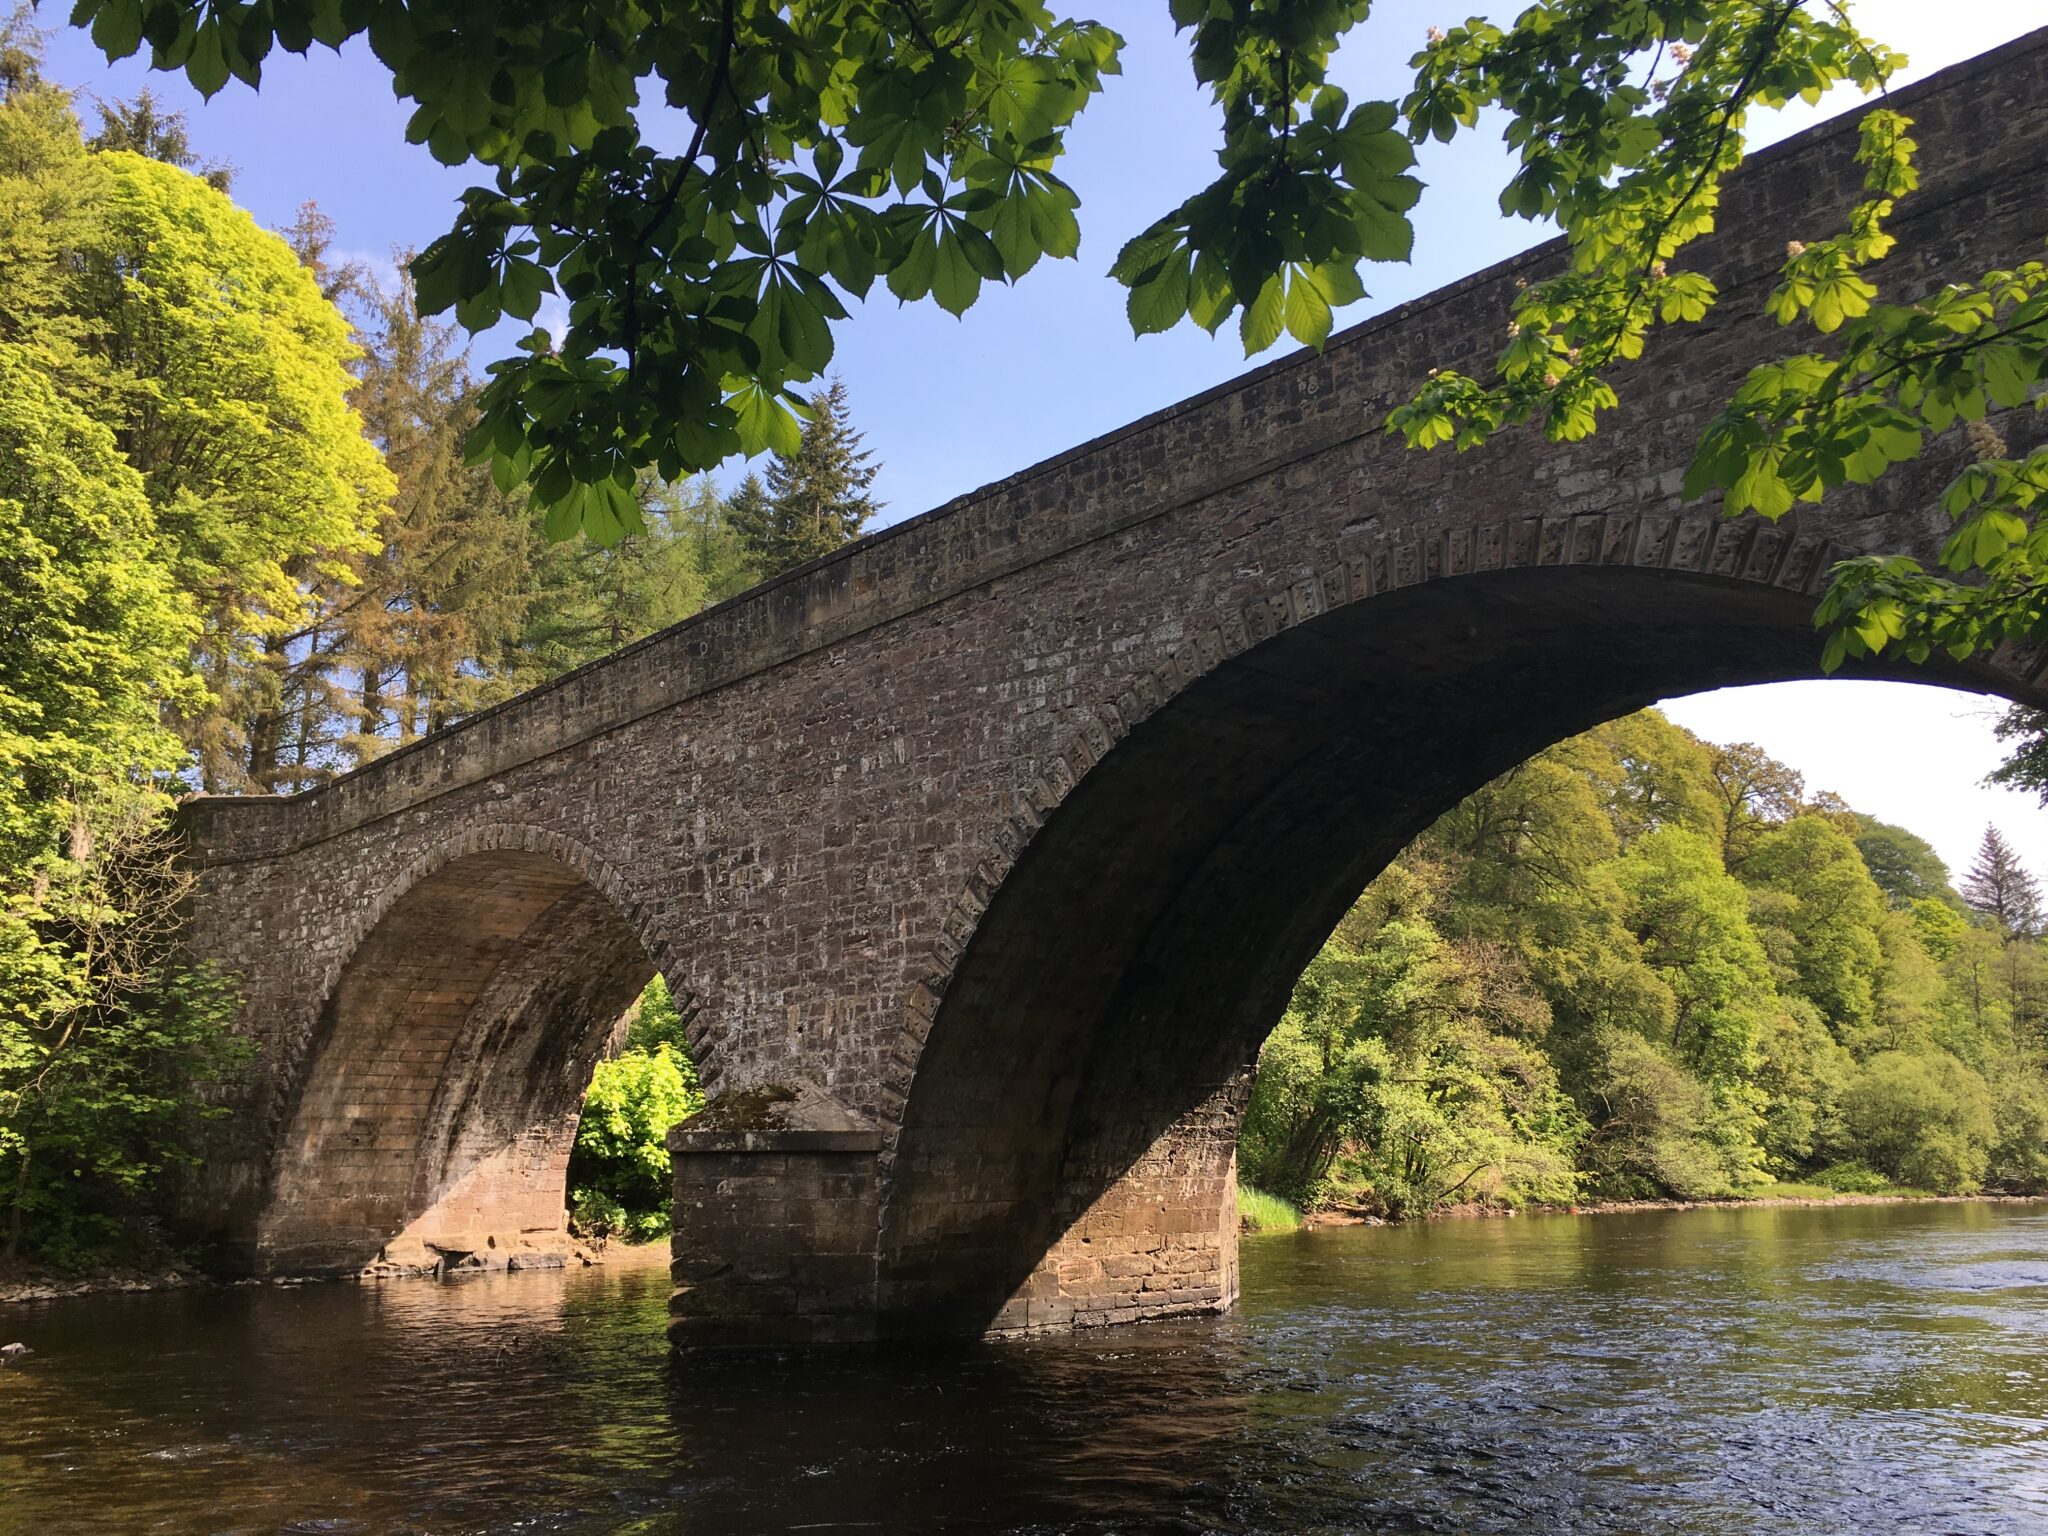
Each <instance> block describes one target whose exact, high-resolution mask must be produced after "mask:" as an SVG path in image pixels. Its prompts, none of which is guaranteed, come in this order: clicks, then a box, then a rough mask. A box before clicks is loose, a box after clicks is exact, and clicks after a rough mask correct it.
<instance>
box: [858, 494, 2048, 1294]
mask: <svg viewBox="0 0 2048 1536" xmlns="http://www.w3.org/2000/svg"><path fill="white" fill-rule="evenodd" d="M1831 558H1832V552H1831V551H1830V550H1829V548H1828V547H1827V545H1826V543H1825V541H1824V540H1823V539H1821V538H1820V537H1818V536H1809V535H1807V534H1805V533H1803V532H1802V530H1801V528H1800V527H1799V525H1798V523H1797V522H1796V521H1788V523H1787V524H1784V525H1779V526H1773V525H1769V524H1764V523H1761V522H1758V521H1756V520H1743V521H1724V520H1722V519H1719V518H1715V517H1712V516H1691V517H1685V518H1678V519H1673V518H1638V517H1635V516H1629V515H1622V516H1605V517H1601V516H1590V517H1579V518H1575V519H1564V518H1556V519H1548V520H1538V519H1528V520H1514V521H1509V522H1506V523H1503V524H1496V525H1484V526H1478V527H1473V528H1468V529H1453V530H1450V531H1448V532H1443V533H1439V534H1435V535H1432V536H1431V537H1430V538H1429V539H1428V540H1427V541H1418V540H1413V539H1411V540H1406V541H1402V540H1396V541H1391V542H1388V543H1385V544H1383V545H1381V546H1378V547H1376V548H1375V549H1373V550H1371V551H1370V552H1368V553H1366V554H1364V555H1362V556H1358V557H1355V558H1353V559H1350V560H1348V561H1345V562H1341V563H1332V564H1330V565H1328V566H1326V567H1324V568H1322V569H1320V570H1312V571H1307V572H1304V573H1303V574H1302V576H1301V578H1300V579H1298V580H1296V581H1294V582H1292V583H1291V584H1289V585H1288V586H1287V587H1286V588H1285V589H1284V590H1276V591H1274V592H1273V593H1272V594H1271V595H1270V596H1269V597H1267V598H1266V599H1264V600H1262V601H1258V602H1254V603H1253V604H1251V605H1249V606H1247V607H1245V608H1243V609H1242V610H1236V611H1232V612H1228V613H1221V614H1217V613H1198V614H1192V615H1190V616H1189V620H1188V624H1187V629H1186V640H1185V642H1184V643H1183V644H1182V645H1180V646H1178V647H1176V648H1175V649H1174V650H1173V652H1172V653H1171V654H1170V655H1169V656H1168V657H1167V659H1166V660H1165V662H1164V663H1162V665H1161V666H1160V667H1159V668H1157V669H1156V670H1155V671H1154V673H1153V674H1152V675H1151V676H1150V677H1149V678H1148V679H1146V680H1144V681H1143V682H1141V683H1140V684H1139V685H1138V686H1137V687H1135V688H1133V689H1130V690H1127V691H1126V692H1125V693H1123V694H1122V695H1121V696H1120V697H1119V698H1118V699H1116V700H1115V701H1104V703H1103V704H1101V705H1100V706H1099V707H1098V708H1096V709H1095V710H1094V711H1092V712H1089V713H1087V714H1085V715H1084V716H1083V718H1082V719H1081V720H1080V721H1079V723H1078V725H1077V728H1076V729H1075V730H1074V732H1073V733H1072V734H1071V735H1070V736H1069V737H1068V739H1067V741H1066V744H1065V746H1064V748H1063V750H1061V751H1059V752H1057V753H1055V754H1053V755H1052V756H1051V757H1050V758H1049V759H1048V760H1046V761H1045V762H1043V763H1042V764H1040V765H1039V771H1038V772H1037V773H1036V774H1035V775H1034V776H1033V777H1032V779H1031V780H1030V781H1029V783H1028V784H1027V785H1025V786H1021V787H1020V788H1019V790H1018V792H1017V795H1016V802H1015V810H1014V813H1013V815H1012V817H1011V819H1010V821H1009V822H1008V823H1007V825H1006V826H1005V827H1004V828H1003V829H1002V831H1001V833H1000V834H999V835H998V837H997V839H996V840H995V842H994V844H993V846H992V847H991V848H990V850H989V851H988V853H987V854H986V855H985V857H984V858H983V859H982V861H981V863H980V864H979V866H978V867H977V869H976V872H975V875H974V877H973V879H972V880H971V882H970V884H969V887H968V889H967V890H966V891H965V892H964V893H963V894H962V896H961V897H960V899H959V901H958V902H957V903H956V904H955V907H954V910H953V916H952V918H951V919H950V920H949V921H948V923H947V925H946V931H945V936H944V937H943V938H942V939H941V941H940V943H939V946H938V949H937V950H936V951H935V953H934V955H933V957H932V963H931V964H930V965H929V966H928V967H927V968H926V972H925V979H923V980H920V981H919V982H918V983H917V984H916V985H915V986H914V987H913V989H912V992H911V994H910V996H909V998H908V999H907V1000H906V1006H905V1019H906V1023H905V1027H904V1031H903V1036H902V1039H901V1040H900V1041H899V1044H898V1048H897V1057H896V1059H897V1063H898V1071H899V1077H898V1082H899V1083H900V1084H901V1085H902V1086H901V1087H900V1088H899V1090H898V1091H899V1092H901V1093H902V1094H903V1096H904V1101H905V1102H904V1109H903V1113H902V1117H901V1120H900V1123H899V1124H898V1125H897V1126H895V1127H892V1129H891V1133H890V1135H889V1137H888V1138H887V1144H888V1151H887V1154H886V1156H885V1163H886V1165H887V1169H888V1171H887V1173H886V1175H885V1185H884V1193H883V1202H882V1217H881V1231H880V1248H879V1252H878V1258H879V1267H878V1305H879V1311H880V1314H881V1318H882V1327H883V1328H884V1329H885V1330H888V1329H892V1328H902V1329H905V1330H910V1329H915V1330H918V1331H929V1330H930V1329H932V1328H934V1327H936V1328H938V1329H940V1330H942V1331H952V1332H960V1333H977V1332H986V1331H996V1332H1006V1331H1019V1330H1026V1329H1038V1328H1043V1327H1057V1326H1067V1325H1071V1324H1074V1323H1077V1322H1078V1323H1082V1324H1087V1323H1100V1322H1115V1321H1124V1320H1129V1319H1132V1318H1139V1317H1148V1316H1160V1315H1167V1314H1171V1313H1177V1312H1188V1311H1202V1310H1216V1309H1220V1308H1222V1307H1225V1306H1227V1305H1228V1304H1229V1303H1230V1302H1231V1301H1232V1300H1233V1299H1234V1297H1235V1294H1236V1239H1235V1232H1234V1222H1235V1213H1234V1203H1233V1200H1232V1193H1233V1190H1234V1177H1235V1173H1234V1169H1235V1163H1234V1159H1235V1144H1236V1133H1237V1126H1238V1121H1239V1118H1240V1116H1241V1113H1242V1109H1243V1105H1244V1098H1245V1094H1246V1092H1247V1090H1248V1087H1249V1080H1250V1069H1251V1066H1252V1063H1253V1061H1254V1059H1255V1057H1256V1053H1257V1049H1258V1046H1259V1044H1260V1042H1261V1041H1262V1040H1263V1039H1264V1037H1265V1035H1266V1034H1267V1033H1268V1032H1269V1031H1270V1029H1271V1027H1272V1026H1273V1024H1274V1023H1275V1022H1277V1020H1278V1018H1279V1015H1280V1013H1281V1011H1282V1009H1283V1008H1284V1006H1285V1003H1286V999H1287V996H1288V993H1289V990H1290V988H1291V987H1292V985H1293V982H1294V980H1295V978H1296V977H1297V976H1298V975H1299V974H1300V971H1301V969H1302V967H1303V966H1304V965H1305V964H1306V963H1307V961H1308V959H1309V958H1310V957H1311V956H1312V955H1313V954H1314V952H1315V949H1316V948H1317V946H1318V945H1320V944H1321V942H1322V941H1323V939H1324V938H1325V937H1326V936H1327V935H1328V933H1329V931H1330V929H1331V928H1332V927H1333V926H1334V925H1335V923H1336V921H1337V919H1338V918H1339V917H1340V916H1341V915H1342V913H1343V911H1344V910H1345V909H1346V907H1347V906H1348V905H1349V904H1350V902H1351V901H1352V900H1353V899H1355V897H1356V895H1357V893H1358V892H1359V891H1360V890H1361V889H1362V888H1363V887H1364V885H1365V884H1366V883H1367V882H1368V881H1369V880H1370V879H1371V878H1372V877H1373V876H1374V875H1375V874H1377V873H1378V872H1379V871H1380V870H1381V869H1383V868H1384V867H1385V866H1386V864H1387V863H1388V862H1389V861H1390V860H1391V859H1392V858H1393V857H1394V855H1395V854H1397V853H1398V852H1399V851H1400V850H1401V848H1402V847H1404V846H1405V845H1406V844H1407V843H1408V842H1409V841H1410V840H1411V839H1412V838H1413V837H1414V836H1415V835H1416V834H1417V833H1419V832H1420V831H1421V830H1422V829H1423V828H1425V827H1426V826H1427V825H1428V824H1429V823H1430V822H1431V821H1432V820H1434V819H1435V818H1436V817H1437V816H1438V815H1440V814H1441V813H1442V812H1443V811H1445V810H1446V809H1448V808H1449V807H1450V806H1451V805H1452V804H1454V803H1455V802H1456V801H1457V800H1458V799H1460V798H1462V797H1463V796H1464V795H1465V794H1467V793H1469V792H1471V791H1472V790H1474V789H1476V788H1478V787H1479V786H1480V785H1481V784H1483V783H1485V782H1486V781H1487V780H1488V779H1490V778H1492V777H1494V776H1496V775H1497V774H1499V773H1501V772H1503V771H1505V770H1506V769H1507V768H1509V767H1511V766H1513V765H1514V764H1515V763H1517V762H1520V761H1522V760H1523V759H1525V758H1527V757H1528V756H1530V755H1532V754H1533V753H1535V752H1537V751H1539V750H1541V749H1542V748H1544V747H1545V746H1548V745H1550V744H1551V743H1553V742H1555V741H1557V740H1560V739H1562V738H1564V737H1566V736H1569V735H1571V734H1574V733H1576V732H1578V731H1581V730H1584V729H1587V728H1589V727H1591V726H1593V725H1595V724H1598V723H1599V722H1601V721H1603V720H1607V719H1611V718H1613V717H1615V716H1617V715H1620V714H1624V713H1627V712H1628V711H1630V710H1633V709H1636V708H1639V707H1641V706H1643V705H1645V704H1648V703H1651V702H1654V701H1655V700H1657V699H1659V698H1663V697H1669V696H1673V695H1677V694H1684V693H1690V692H1696V691H1701V690H1704V689H1708V688H1716V687H1724V686H1730V685H1735V684H1743V683H1757V682H1772V681H1784V680H1789V679H1794V678H1811V677H1818V676H1820V675H1821V673H1820V667H1819V656H1820V642H1819V639H1818V637H1817V636H1816V635H1815V633H1814V630H1813V623H1812V614H1813V603H1814V597H1813V593H1814V591H1815V589H1816V588H1817V586H1818V585H1819V584H1820V583H1821V582H1822V580H1823V579H1824V576H1825V572H1826V570H1827V567H1828V565H1829V563H1830V560H1831ZM2044 670H2048V669H2044V668H2043V666H2042V663H2041V658H2040V657H2039V656H2038V655H2035V654H2032V653H2021V652H2017V651H2007V652H2004V653H2001V654H2000V655H1998V656H1997V657H1995V658H1993V659H1992V660H1991V661H1990V662H1987V663H1984V664H1981V665H1976V666H1973V667H1968V668H1965V667H1954V666H1951V667H1941V666H1934V667H1930V668H1927V669H1911V670H1910V671H1908V672H1905V673H1902V674H1892V675H1902V676H1906V677H1908V678H1909V679H1910V680H1913V681H1919V682H1929V683H1944V684H1948V685H1951V686H1957V687H1963V688H1968V689H1973V690H1977V691H1982V692H1988V693H1993V694H1997V695H2000V696H2003V697H2007V698H2020V699H2026V700H2029V701H2039V700H2041V699H2043V698H2044V697H2048V690H2044V688H2043V686H2042V684H2043V672H2044ZM1858 675H1862V676H1873V675H1883V674H1879V673H1875V672H1872V671H1865V672H1862V673H1859V674H1858ZM906 1068H908V1069H911V1070H908V1071H906V1070H904V1069H906Z"/></svg>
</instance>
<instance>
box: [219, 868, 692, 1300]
mask: <svg viewBox="0 0 2048 1536" xmlns="http://www.w3.org/2000/svg"><path fill="white" fill-rule="evenodd" d="M634 915H635V909H634V908H633V907H632V906H631V905H630V904H629V902H628V899H627V896H626V893H625V891H624V889H623V887H622V886H620V885H619V884H618V882H617V881H616V879H615V878H614V877H613V876H612V874H611V872H610V871H609V870H608V869H607V868H606V867H605V866H603V865H602V863H601V862H599V861H597V860H596V859H594V858H593V857H592V856H590V855H589V854H588V852H587V851H586V850H583V849H581V848H580V847H578V846H576V845H573V844H570V843H568V842H567V841H566V840H564V839H560V838H547V837H543V836H538V835H534V834H532V833H530V832H529V831H527V830H524V829H520V828H497V829H491V830H488V831H484V832H479V833H475V834H472V835H469V836H467V837H465V838H463V839H462V840H460V841H458V842H455V843H452V844H449V845H446V846H444V847H442V848H440V849H437V850H436V851H434V852H433V853H431V854H429V855H427V856H426V857H425V858H423V859H421V860H420V861H418V862H416V863H415V864H414V865H412V866H411V867H409V868H408V869H406V870H405V871H404V872H403V873H402V874H401V875H400V876H399V878H398V879H397V880H395V881H394V882H393V883H392V885H391V887H390V888H389V894H388V895H387V896H386V897H385V898H384V899H383V900H382V901H381V902H380V903H379V904H378V905H377V906H376V907H374V908H372V909H371V911H370V912H368V913H367V914H365V918H364V921H363V926H362V931H361V932H360V934H359V935H358V936H357V941H356V942H355V943H354V945H353V946H352V947H351V949H350V950H349V952H348V955H347V958H346V960H345V961H344V962H343V963H342V965H341V967H340V969H339V972H338V974H337V975H336V976H335V977H334V978H333V980H332V983H331V985H330V986H329V987H328V989H327V992H326V996H325V997H324V999H323V1000H322V1003H321V1009H320V1014H319V1019H318V1023H317V1025H316V1027H315V1029H314V1032H313V1036H312V1041H311V1044H310V1049H309V1055H308V1059H307V1060H306V1061H305V1063H304V1064H303V1067H302V1070H301V1071H300V1073H299V1075H298V1086H297V1089H296V1093H295V1095H294V1098H293V1101H292V1104H291V1107H290V1109H289V1111H288V1113H287V1117H286V1130H285V1134H284V1136H283V1137H282V1139H281V1140H280V1142H279V1146H278V1151H277V1154H276V1159H275V1162H274V1164H273V1167H272V1170H271V1175H270V1179H269V1188H268V1193H267V1195H266V1197H265V1199H264V1202H263V1205H262V1210H261V1215H260V1216H259V1218H258V1221H257V1228H256V1244H255V1247H256V1263H257V1267H258V1268H259V1269H262V1270H267V1271H273V1272H282V1273H294V1274H320V1273H337V1272H354V1271H357V1270H360V1269H362V1268H363V1267H364V1266H365V1265H366V1264H369V1263H371V1262H373V1261H375V1260H377V1259H378V1258H379V1257H380V1255H382V1256H385V1257H388V1259H389V1260H390V1261H391V1262H394V1263H399V1264H406V1265H423V1266H424V1265H431V1264H433V1263H435V1262H436V1261H437V1260H438V1259H441V1258H444V1257H450V1256H454V1255H473V1256H475V1257H476V1259H477V1260H478V1261H480V1262H484V1263H488V1264H492V1265H497V1264H500V1263H505V1262H520V1261H522V1260H523V1261H524V1262H535V1263H537V1262H546V1261H547V1259H548V1258H549V1257H551V1256H556V1255H559V1254H561V1253H562V1252H563V1251H564V1250H565V1249H566V1246H567V1238H566V1232H565V1230H564V1225H563V1204H564V1200H563V1196H564V1184H565V1180H566V1176H567V1170H568V1159H569V1152H570V1148H571V1147H572V1145H573V1144H574V1141H575V1135H576V1125H577V1120H578V1117H579V1114H580V1111H581V1108H582V1102H583V1096H584V1093H585V1091H586V1089H587V1088H588V1086H589V1083H590V1077H591V1073H592V1071H593V1070H594V1069H595V1067H596V1064H597V1061H598V1059H599V1058H600V1056H601V1055H602V1053H603V1051H604V1048H605V1045H606V1042H607V1040H608V1039H609V1038H610V1036H611V1034H612V1031H613V1029H614V1027H615V1026H616V1024H617V1023H618V1020H619V1018H620V1016H621V1015H622V1014H623V1013H624V1011H625V1010H626V1008H627V1007H628V1006H629V1005H630V1004H631V1002H632V1001H633V999H634V998H635V997H636V996H638V995H639V993H640V991H641V990H642V989H643V988H644V987H645V986H646V984H647V982H648V980H649V979H650V978H651V977H652V976H653V975H654V973H655V970H656V965H655V961H654V959H653V958H652V956H651V954H650V946H649V945H648V944H647V943H646V942H645V941H644V940H643V937H642V935H641V933H640V932H639V931H638V927H637V924H636V922H635V921H634ZM679 1001H683V1000H680V999H679Z"/></svg>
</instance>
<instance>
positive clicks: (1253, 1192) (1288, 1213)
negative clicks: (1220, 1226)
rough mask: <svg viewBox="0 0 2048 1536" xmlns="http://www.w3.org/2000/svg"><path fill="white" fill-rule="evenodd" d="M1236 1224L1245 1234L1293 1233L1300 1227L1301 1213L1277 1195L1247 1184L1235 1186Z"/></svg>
mask: <svg viewBox="0 0 2048 1536" xmlns="http://www.w3.org/2000/svg"><path fill="white" fill-rule="evenodd" d="M1237 1224H1238V1227H1239V1229H1240V1230H1242V1231H1245V1232H1293V1231H1296V1230H1298V1229H1299V1228H1300V1226H1301V1224H1302V1223H1301V1211H1300V1210H1299V1208H1297V1207H1296V1206H1293V1205H1290V1204H1289V1203H1288V1202H1287V1201H1285V1200H1282V1199H1281V1198H1280V1197H1279V1196H1278V1195H1269V1194H1267V1193H1266V1192H1265V1191H1264V1190H1263V1189H1254V1188H1253V1187H1252V1186H1251V1185H1249V1184H1239V1185H1238V1186H1237Z"/></svg>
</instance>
